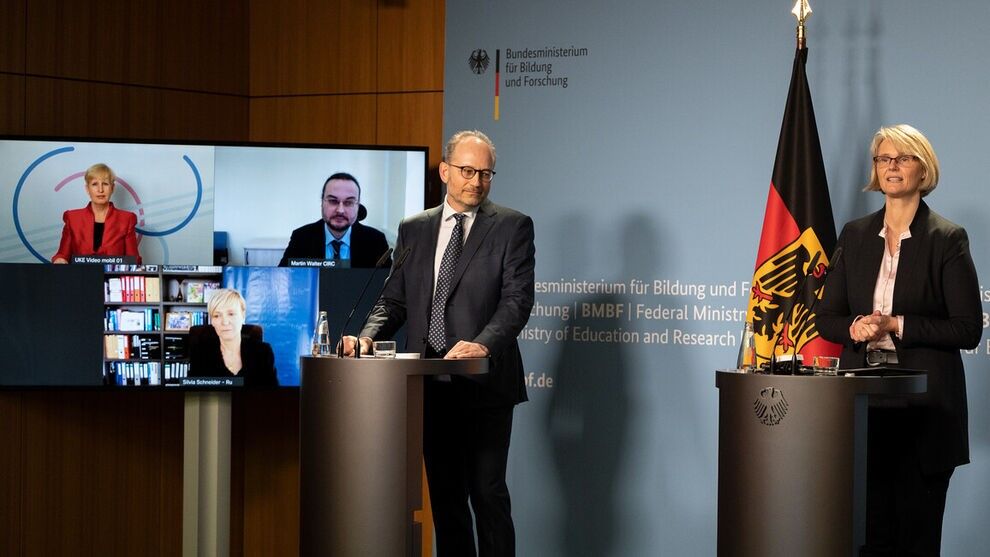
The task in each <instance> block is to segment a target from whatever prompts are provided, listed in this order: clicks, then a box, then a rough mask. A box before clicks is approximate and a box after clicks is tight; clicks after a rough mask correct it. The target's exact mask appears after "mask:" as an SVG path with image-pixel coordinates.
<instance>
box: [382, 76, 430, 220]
mask: <svg viewBox="0 0 990 557" xmlns="http://www.w3.org/2000/svg"><path fill="white" fill-rule="evenodd" d="M377 129H378V132H377V134H378V143H379V144H381V145H426V146H427V147H429V148H430V160H429V167H430V168H429V172H428V173H427V182H426V186H427V192H426V198H427V206H433V205H437V204H439V203H440V201H441V199H442V192H443V189H442V188H443V183H442V182H440V176H439V174H438V173H437V169H438V168H439V167H440V160H441V159H442V157H443V153H442V151H441V149H442V146H443V142H444V141H445V140H446V138H444V137H443V93H404V94H401V95H378V126H377Z"/></svg>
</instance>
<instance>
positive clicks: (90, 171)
mask: <svg viewBox="0 0 990 557" xmlns="http://www.w3.org/2000/svg"><path fill="white" fill-rule="evenodd" d="M94 176H106V177H107V180H109V181H110V185H111V186H114V185H116V184H117V175H116V174H114V173H113V169H112V168H110V167H109V166H107V165H105V164H103V163H102V162H98V163H96V164H94V165H93V166H91V167H89V168H87V169H86V175H85V176H84V177H83V180H85V181H86V185H89V180H90V179H91V178H93V177H94Z"/></svg>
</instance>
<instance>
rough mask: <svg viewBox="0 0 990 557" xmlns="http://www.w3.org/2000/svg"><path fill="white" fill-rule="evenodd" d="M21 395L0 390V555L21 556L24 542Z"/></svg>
mask: <svg viewBox="0 0 990 557" xmlns="http://www.w3.org/2000/svg"><path fill="white" fill-rule="evenodd" d="M21 400H22V395H21V393H17V392H0V447H3V450H2V451H0V532H3V533H4V535H2V536H0V554H2V555H18V554H19V552H20V547H21V546H22V545H23V540H22V532H21V531H22V528H21V521H22V517H23V501H24V482H23V475H24V468H23V466H22V464H23V454H24V453H23V446H24V436H23V432H24V425H23V423H22V421H21V415H22V413H23V409H22V402H21Z"/></svg>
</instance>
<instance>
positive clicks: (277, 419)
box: [232, 390, 299, 557]
mask: <svg viewBox="0 0 990 557" xmlns="http://www.w3.org/2000/svg"><path fill="white" fill-rule="evenodd" d="M237 404H238V405H239V406H240V408H239V409H238V413H239V414H240V416H239V418H240V419H238V420H237V422H236V423H237V427H240V428H242V430H243V441H244V443H243V479H244V482H243V506H242V507H240V508H242V509H243V525H244V527H243V551H244V556H245V557H252V556H258V557H264V556H268V555H298V554H299V391H297V390H285V391H277V392H245V393H239V396H238V400H237ZM262 409H263V411H262ZM232 521H233V519H232ZM232 549H233V548H232Z"/></svg>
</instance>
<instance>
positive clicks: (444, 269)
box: [427, 213, 465, 354]
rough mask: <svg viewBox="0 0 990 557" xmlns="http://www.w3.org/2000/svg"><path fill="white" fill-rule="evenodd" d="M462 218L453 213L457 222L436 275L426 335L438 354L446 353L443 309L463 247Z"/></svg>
mask: <svg viewBox="0 0 990 557" xmlns="http://www.w3.org/2000/svg"><path fill="white" fill-rule="evenodd" d="M464 217H465V215H463V214H461V213H454V218H455V219H456V220H457V222H456V223H454V229H453V230H451V231H450V242H449V243H448V244H447V249H445V250H444V252H443V258H442V259H441V260H440V271H439V272H438V273H437V289H436V292H435V293H434V294H433V307H432V308H431V309H430V328H429V332H428V334H427V337H428V341H429V343H430V346H431V347H432V348H433V349H434V350H436V351H437V353H438V354H444V353H446V352H447V327H446V324H445V323H444V308H445V307H446V306H447V297H448V296H449V295H450V282H451V279H453V277H454V267H456V266H457V260H458V259H460V257H461V251H462V250H463V248H464V246H463V244H464Z"/></svg>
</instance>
